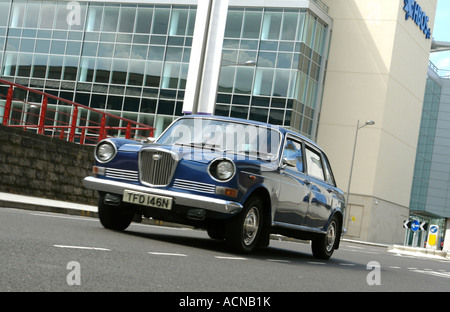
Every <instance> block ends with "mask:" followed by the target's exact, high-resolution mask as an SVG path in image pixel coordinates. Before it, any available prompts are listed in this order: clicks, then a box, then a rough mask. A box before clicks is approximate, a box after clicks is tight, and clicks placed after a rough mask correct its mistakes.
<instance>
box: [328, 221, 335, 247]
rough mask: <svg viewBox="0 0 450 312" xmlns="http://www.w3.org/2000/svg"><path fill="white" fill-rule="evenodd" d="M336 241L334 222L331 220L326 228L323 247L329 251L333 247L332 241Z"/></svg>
mask: <svg viewBox="0 0 450 312" xmlns="http://www.w3.org/2000/svg"><path fill="white" fill-rule="evenodd" d="M335 241H336V223H335V222H334V221H333V222H331V223H330V226H329V227H328V230H327V235H326V236H325V249H326V250H327V252H331V251H332V250H333V248H334V242H335Z"/></svg>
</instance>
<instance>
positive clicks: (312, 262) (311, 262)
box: [308, 261, 326, 265]
mask: <svg viewBox="0 0 450 312" xmlns="http://www.w3.org/2000/svg"><path fill="white" fill-rule="evenodd" d="M308 263H309V264H320V265H322V264H326V263H325V262H315V261H308Z"/></svg>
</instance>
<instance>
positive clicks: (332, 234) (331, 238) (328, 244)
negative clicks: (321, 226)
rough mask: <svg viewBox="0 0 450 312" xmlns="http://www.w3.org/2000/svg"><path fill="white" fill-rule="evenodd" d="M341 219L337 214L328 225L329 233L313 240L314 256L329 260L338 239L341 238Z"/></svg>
mask: <svg viewBox="0 0 450 312" xmlns="http://www.w3.org/2000/svg"><path fill="white" fill-rule="evenodd" d="M338 226H339V221H338V220H337V218H336V217H335V216H333V218H332V219H331V222H330V224H329V225H328V229H327V233H326V234H323V235H320V236H319V237H318V238H315V239H313V240H312V244H311V247H312V252H313V255H314V257H316V258H319V259H324V260H327V259H329V258H330V257H331V255H332V254H333V252H334V249H335V246H336V243H337V240H338V239H339V234H338V233H339V228H338Z"/></svg>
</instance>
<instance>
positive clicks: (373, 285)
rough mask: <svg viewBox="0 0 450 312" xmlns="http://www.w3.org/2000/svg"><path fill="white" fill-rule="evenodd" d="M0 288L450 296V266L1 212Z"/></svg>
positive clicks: (361, 249)
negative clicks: (243, 247) (244, 246)
mask: <svg viewBox="0 0 450 312" xmlns="http://www.w3.org/2000/svg"><path fill="white" fill-rule="evenodd" d="M0 291H1V292H12V291H13V292H23V291H37V292H43V291H45V292H55V291H58V292H60V291H63V292H66V291H67V292H78V291H81V292H94V291H95V292H96V291H106V292H109V291H115V292H122V291H126V292H128V291H137V292H142V291H145V292H240V293H243V294H245V293H249V292H262V293H265V292H269V293H271V292H304V291H308V292H310V291H314V292H317V291H319V292H320V291H332V292H340V291H345V292H353V291H358V292H361V291H362V292H364V291H370V292H392V291H395V292H403V291H408V292H409V291H420V292H421V291H424V292H440V291H445V292H448V291H450V261H443V260H435V259H423V258H417V257H411V256H405V255H398V254H395V253H392V252H389V251H388V249H387V248H384V247H376V246H368V245H362V244H356V243H349V242H343V243H342V245H341V249H339V250H337V251H335V254H334V255H333V257H332V258H331V259H330V260H328V261H319V260H317V259H315V258H314V257H313V256H312V253H311V248H310V245H309V244H306V243H298V242H287V241H276V240H272V241H271V244H270V247H269V248H266V249H262V250H258V251H256V252H255V253H254V254H251V255H241V254H235V253H232V252H230V250H229V249H228V248H227V246H226V245H225V244H224V243H223V242H220V241H215V240H212V239H210V238H209V237H208V235H207V234H206V232H204V231H199V230H191V229H185V228H181V229H179V228H178V229H177V228H169V227H161V226H151V225H144V224H135V223H134V224H132V225H131V226H130V227H129V228H128V229H127V230H126V231H125V232H114V231H110V230H106V229H104V228H103V227H102V226H101V225H100V223H99V221H98V220H97V219H95V218H90V217H78V216H69V215H63V214H53V213H45V212H38V211H27V210H17V209H8V208H0ZM260 299H261V298H260ZM261 300H262V299H261ZM261 302H263V301H261ZM197 303H198V302H197ZM200 303H202V302H200ZM205 303H206V301H205Z"/></svg>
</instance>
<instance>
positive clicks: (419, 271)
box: [411, 269, 450, 278]
mask: <svg viewBox="0 0 450 312" xmlns="http://www.w3.org/2000/svg"><path fill="white" fill-rule="evenodd" d="M411 272H416V273H423V274H428V275H433V276H437V277H444V278H450V272H435V271H426V270H418V269H414V270H411Z"/></svg>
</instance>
